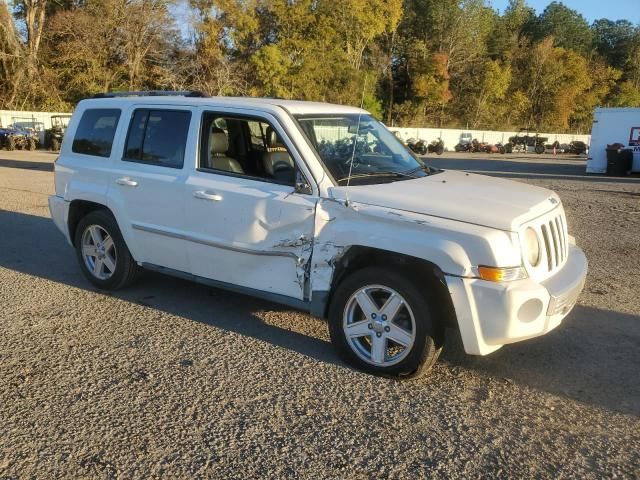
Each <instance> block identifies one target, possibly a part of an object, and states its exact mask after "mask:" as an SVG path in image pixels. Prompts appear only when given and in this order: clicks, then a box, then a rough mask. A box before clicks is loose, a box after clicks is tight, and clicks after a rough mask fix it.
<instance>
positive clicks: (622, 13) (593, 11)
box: [489, 0, 640, 24]
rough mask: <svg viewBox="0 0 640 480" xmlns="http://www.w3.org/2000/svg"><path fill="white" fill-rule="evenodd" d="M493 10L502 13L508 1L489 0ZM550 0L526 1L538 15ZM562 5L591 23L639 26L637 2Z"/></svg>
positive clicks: (567, 1) (592, 0) (566, 0)
mask: <svg viewBox="0 0 640 480" xmlns="http://www.w3.org/2000/svg"><path fill="white" fill-rule="evenodd" d="M489 3H491V4H492V5H493V7H494V8H497V9H498V10H500V13H502V12H504V9H505V8H506V6H507V5H508V4H509V2H508V0H490V2H489ZM550 3H551V0H527V4H528V5H529V6H530V7H533V8H535V10H536V12H537V13H538V14H540V13H542V11H543V10H544V9H545V7H546V6H547V5H549V4H550ZM562 3H563V4H564V5H566V6H567V7H569V8H572V9H573V10H577V11H578V12H580V13H581V14H582V16H583V17H585V18H586V19H587V21H588V22H589V23H593V21H594V20H597V19H598V18H608V19H609V20H629V21H630V22H631V23H634V24H640V1H638V0H563V1H562Z"/></svg>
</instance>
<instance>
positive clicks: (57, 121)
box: [44, 115, 71, 151]
mask: <svg viewBox="0 0 640 480" xmlns="http://www.w3.org/2000/svg"><path fill="white" fill-rule="evenodd" d="M70 119H71V115H53V116H51V128H49V129H47V130H45V133H44V147H45V148H46V149H48V150H54V151H58V150H60V145H62V140H63V139H64V132H65V130H66V129H67V126H68V125H69V120H70Z"/></svg>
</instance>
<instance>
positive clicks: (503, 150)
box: [498, 147, 507, 155]
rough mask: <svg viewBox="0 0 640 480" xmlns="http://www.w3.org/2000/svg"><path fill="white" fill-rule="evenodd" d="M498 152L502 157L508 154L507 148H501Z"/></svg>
mask: <svg viewBox="0 0 640 480" xmlns="http://www.w3.org/2000/svg"><path fill="white" fill-rule="evenodd" d="M498 152H499V153H500V154H501V155H504V154H505V153H506V152H507V149H506V148H504V147H500V148H499V149H498Z"/></svg>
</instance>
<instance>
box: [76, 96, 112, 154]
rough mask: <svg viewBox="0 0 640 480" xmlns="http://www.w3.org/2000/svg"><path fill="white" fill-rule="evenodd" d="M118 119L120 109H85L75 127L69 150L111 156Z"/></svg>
mask: <svg viewBox="0 0 640 480" xmlns="http://www.w3.org/2000/svg"><path fill="white" fill-rule="evenodd" d="M119 119H120V110H119V109H116V108H112V109H102V108H100V109H97V108H96V109H89V110H85V111H84V113H83V114H82V118H81V119H80V123H79V124H78V128H77V129H76V133H75V137H74V138H73V145H72V147H71V150H72V151H73V152H75V153H82V154H84V155H94V156H97V157H109V156H111V146H112V145H113V137H114V135H115V133H116V127H117V126H118V120H119Z"/></svg>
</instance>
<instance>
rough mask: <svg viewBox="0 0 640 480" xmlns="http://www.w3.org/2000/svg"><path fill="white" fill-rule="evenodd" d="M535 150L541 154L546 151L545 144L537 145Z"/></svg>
mask: <svg viewBox="0 0 640 480" xmlns="http://www.w3.org/2000/svg"><path fill="white" fill-rule="evenodd" d="M534 151H535V152H536V153H537V154H538V155H540V154H541V153H544V145H540V144H538V145H536V147H535V149H534Z"/></svg>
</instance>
